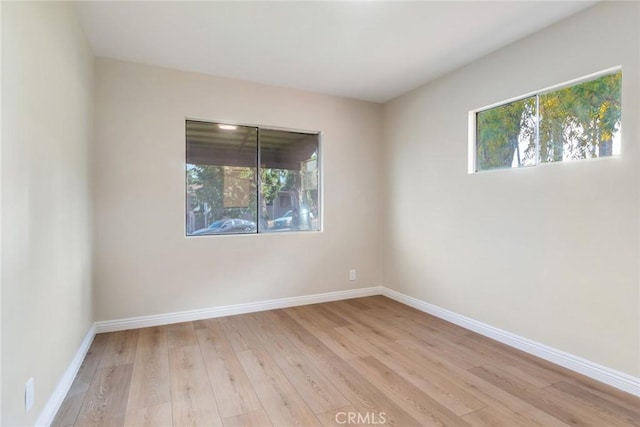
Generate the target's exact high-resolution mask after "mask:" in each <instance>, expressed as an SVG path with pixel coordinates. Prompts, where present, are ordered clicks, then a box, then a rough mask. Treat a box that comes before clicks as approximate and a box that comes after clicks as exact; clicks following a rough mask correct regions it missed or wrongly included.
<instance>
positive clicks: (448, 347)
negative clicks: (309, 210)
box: [53, 296, 640, 427]
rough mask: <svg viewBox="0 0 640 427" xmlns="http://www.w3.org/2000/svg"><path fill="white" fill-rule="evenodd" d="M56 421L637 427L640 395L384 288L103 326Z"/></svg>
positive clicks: (92, 423) (59, 423)
mask: <svg viewBox="0 0 640 427" xmlns="http://www.w3.org/2000/svg"><path fill="white" fill-rule="evenodd" d="M53 425H54V426H122V425H126V426H160V427H162V426H227V427H229V426H258V427H262V426H271V425H273V426H278V427H280V426H340V425H342V426H344V425H389V426H567V425H571V426H576V425H584V426H598V427H610V426H611V427H615V426H640V399H639V398H637V397H635V396H632V395H630V394H626V393H623V392H621V391H619V390H616V389H614V388H611V387H609V386H606V385H604V384H600V383H598V382H596V381H593V380H591V379H589V378H586V377H583V376H581V375H578V374H575V373H573V372H571V371H568V370H566V369H564V368H561V367H558V366H556V365H553V364H551V363H548V362H546V361H543V360H541V359H538V358H536V357H534V356H531V355H529V354H526V353H523V352H520V351H518V350H515V349H512V348H510V347H508V346H506V345H503V344H500V343H498V342H495V341H492V340H490V339H488V338H485V337H483V336H480V335H478V334H476V333H474V332H471V331H468V330H466V329H463V328H460V327H458V326H456V325H453V324H450V323H447V322H445V321H443V320H441V319H438V318H435V317H433V316H429V315H427V314H425V313H422V312H419V311H417V310H414V309H412V308H410V307H407V306H405V305H402V304H400V303H398V302H395V301H393V300H390V299H388V298H385V297H382V296H375V297H368V298H358V299H354V300H345V301H336V302H330V303H324V304H316V305H308V306H301V307H294V308H288V309H282V310H271V311H264V312H259V313H251V314H244V315H238V316H230V317H223V318H217V319H208V320H200V321H196V322H187V323H180V324H175V325H169V326H160V327H153V328H145V329H137V330H129V331H122V332H113V333H109V334H98V335H97V336H96V338H95V340H94V342H93V344H92V346H91V348H90V350H89V352H88V354H87V356H86V358H85V360H84V363H83V364H82V367H81V368H80V372H79V373H78V375H77V377H76V379H75V382H74V383H73V385H72V387H71V390H70V391H69V394H68V395H67V397H66V399H65V401H64V403H63V405H62V407H61V408H60V410H59V412H58V414H57V416H56V419H55V421H54V424H53Z"/></svg>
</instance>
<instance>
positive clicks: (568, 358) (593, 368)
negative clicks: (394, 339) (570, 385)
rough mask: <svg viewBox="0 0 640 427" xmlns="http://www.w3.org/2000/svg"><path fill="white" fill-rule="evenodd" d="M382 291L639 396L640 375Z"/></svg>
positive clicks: (391, 296)
mask: <svg viewBox="0 0 640 427" xmlns="http://www.w3.org/2000/svg"><path fill="white" fill-rule="evenodd" d="M382 295H384V296H386V297H389V298H391V299H394V300H396V301H398V302H401V303H403V304H406V305H408V306H410V307H413V308H415V309H418V310H420V311H423V312H425V313H428V314H431V315H433V316H436V317H439V318H441V319H444V320H447V321H449V322H451V323H455V324H456V325H459V326H462V327H463V328H466V329H469V330H472V331H474V332H477V333H479V334H481V335H484V336H486V337H489V338H492V339H494V340H496V341H499V342H501V343H503V344H506V345H508V346H511V347H514V348H517V349H519V350H522V351H524V352H527V353H529V354H533V355H534V356H537V357H540V358H541V359H544V360H548V361H549V362H552V363H555V364H556V365H560V366H562V367H565V368H567V369H570V370H572V371H575V372H578V373H580V374H582V375H586V376H587V377H590V378H593V379H594V380H596V381H600V382H602V383H605V384H608V385H610V386H612V387H615V388H617V389H620V390H622V391H626V392H627V393H631V394H633V395H636V396H639V397H640V378H637V377H634V376H632V375H629V374H626V373H624V372H620V371H616V370H615V369H611V368H608V367H606V366H603V365H600V364H598V363H595V362H591V361H590V360H586V359H583V358H581V357H578V356H575V355H573V354H570V353H566V352H564V351H562V350H558V349H555V348H553V347H549V346H547V345H545V344H541V343H539V342H536V341H533V340H530V339H528V338H524V337H521V336H519V335H516V334H513V333H511V332H507V331H504V330H502V329H499V328H496V327H493V326H491V325H487V324H485V323H482V322H478V321H477V320H473V319H470V318H468V317H465V316H462V315H460V314H457V313H454V312H452V311H449V310H447V309H444V308H441V307H438V306H436V305H433V304H429V303H427V302H424V301H421V300H419V299H417V298H413V297H410V296H408V295H405V294H403V293H401V292H397V291H394V290H392V289H388V288H385V287H382Z"/></svg>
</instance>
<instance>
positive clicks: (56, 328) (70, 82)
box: [0, 2, 93, 426]
mask: <svg viewBox="0 0 640 427" xmlns="http://www.w3.org/2000/svg"><path fill="white" fill-rule="evenodd" d="M2 56H3V58H2V59H3V61H2V106H3V108H2V169H1V171H2V179H1V182H2V247H3V249H4V250H3V252H2V420H0V424H2V425H6V426H15V425H33V423H34V422H35V420H36V417H37V416H38V415H39V414H40V412H41V411H42V409H43V407H44V405H45V403H46V402H47V400H48V399H49V397H50V395H51V394H52V392H53V390H54V387H55V386H56V385H57V383H58V381H59V380H60V379H61V377H62V374H63V373H64V372H65V370H66V369H67V367H68V366H69V363H70V362H71V360H72V358H73V356H74V355H75V353H76V351H77V350H78V347H79V346H80V343H81V341H82V339H83V338H84V336H85V335H86V333H87V332H88V330H89V328H90V327H91V324H92V322H93V314H92V303H91V301H92V295H91V292H92V286H91V232H90V218H91V214H90V213H91V206H90V194H89V191H90V186H89V183H88V179H89V158H90V156H89V147H90V144H89V141H90V139H91V123H92V116H93V112H92V108H93V96H92V91H93V82H92V75H93V70H92V67H93V59H92V55H91V52H90V50H89V48H88V44H87V43H86V42H85V39H84V34H83V32H82V30H81V28H80V25H79V22H78V20H77V16H76V13H75V10H74V7H73V5H72V4H71V3H11V2H3V5H2ZM29 377H34V379H35V406H34V407H33V409H32V410H31V411H30V412H29V413H28V414H25V412H24V403H23V400H24V385H25V382H26V381H27V379H28V378H29Z"/></svg>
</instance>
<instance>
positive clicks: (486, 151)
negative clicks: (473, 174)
mask: <svg viewBox="0 0 640 427" xmlns="http://www.w3.org/2000/svg"><path fill="white" fill-rule="evenodd" d="M534 116H535V98H527V99H523V100H520V101H516V102H512V103H510V104H507V105H503V106H500V107H496V108H492V109H490V110H486V111H481V112H480V113H478V114H477V129H478V135H477V140H478V146H477V168H478V170H487V169H496V168H505V167H511V165H512V163H513V161H514V154H517V156H516V161H517V162H518V165H521V164H522V155H521V154H520V153H519V152H518V151H519V147H520V144H519V143H520V139H521V138H528V139H530V140H531V139H532V137H533V135H534V129H533V120H532V119H533V117H534Z"/></svg>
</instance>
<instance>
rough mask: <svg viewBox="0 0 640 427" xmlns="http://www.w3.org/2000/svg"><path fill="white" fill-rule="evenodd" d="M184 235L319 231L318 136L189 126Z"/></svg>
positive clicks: (193, 123) (205, 124)
mask: <svg viewBox="0 0 640 427" xmlns="http://www.w3.org/2000/svg"><path fill="white" fill-rule="evenodd" d="M186 145H187V150H186V151H187V159H186V234H187V236H205V235H225V234H255V233H275V232H288V231H317V230H320V211H321V210H320V205H319V203H320V197H319V194H320V192H319V190H320V188H319V183H320V176H319V170H320V169H319V148H320V147H319V145H320V134H319V133H317V132H315V133H314V132H293V131H287V130H276V129H266V128H261V127H260V128H259V127H255V126H241V125H231V124H226V123H211V122H205V121H196V120H187V121H186Z"/></svg>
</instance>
